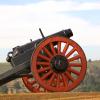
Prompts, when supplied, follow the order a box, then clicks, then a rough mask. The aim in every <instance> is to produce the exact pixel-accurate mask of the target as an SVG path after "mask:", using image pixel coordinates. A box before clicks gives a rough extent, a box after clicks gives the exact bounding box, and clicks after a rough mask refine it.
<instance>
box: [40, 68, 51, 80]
mask: <svg viewBox="0 0 100 100" xmlns="http://www.w3.org/2000/svg"><path fill="white" fill-rule="evenodd" d="M52 73H53V71H52V70H50V71H49V72H47V73H46V74H44V76H43V77H42V78H41V79H42V80H45V79H46V78H47V77H48V76H49V75H51V74H52Z"/></svg>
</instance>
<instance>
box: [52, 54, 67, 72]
mask: <svg viewBox="0 0 100 100" xmlns="http://www.w3.org/2000/svg"><path fill="white" fill-rule="evenodd" d="M50 64H51V67H52V69H53V70H54V71H55V72H58V73H59V72H65V71H66V70H67V68H68V61H67V59H66V57H64V56H61V55H56V56H54V57H53V58H52V59H51V62H50Z"/></svg>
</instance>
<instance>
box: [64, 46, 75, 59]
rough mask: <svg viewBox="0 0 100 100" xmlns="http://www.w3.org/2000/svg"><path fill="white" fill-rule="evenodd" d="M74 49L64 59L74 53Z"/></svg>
mask: <svg viewBox="0 0 100 100" xmlns="http://www.w3.org/2000/svg"><path fill="white" fill-rule="evenodd" d="M75 50H76V49H75V48H73V49H72V50H71V51H70V52H69V53H68V54H67V55H66V58H68V57H69V56H70V55H72V54H73V53H74V52H75Z"/></svg>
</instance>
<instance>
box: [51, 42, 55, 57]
mask: <svg viewBox="0 0 100 100" xmlns="http://www.w3.org/2000/svg"><path fill="white" fill-rule="evenodd" d="M50 48H51V51H52V53H53V54H54V55H55V54H56V51H55V49H54V46H53V44H52V43H50Z"/></svg>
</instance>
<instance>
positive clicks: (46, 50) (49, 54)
mask: <svg viewBox="0 0 100 100" xmlns="http://www.w3.org/2000/svg"><path fill="white" fill-rule="evenodd" d="M43 50H44V51H45V53H46V54H47V55H48V56H49V57H52V54H51V53H50V51H49V50H48V49H47V48H45V47H44V48H43Z"/></svg>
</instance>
